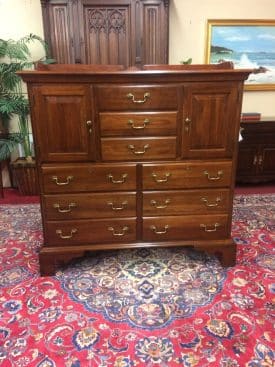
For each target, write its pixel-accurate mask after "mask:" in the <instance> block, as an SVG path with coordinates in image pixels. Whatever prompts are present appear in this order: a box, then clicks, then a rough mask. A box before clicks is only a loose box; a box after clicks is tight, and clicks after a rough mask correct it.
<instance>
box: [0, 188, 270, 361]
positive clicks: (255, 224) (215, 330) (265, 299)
mask: <svg viewBox="0 0 275 367" xmlns="http://www.w3.org/2000/svg"><path fill="white" fill-rule="evenodd" d="M232 234H233V238H234V240H235V242H236V243H237V245H238V255H237V264H236V266H235V267H232V268H229V269H223V268H222V267H221V266H220V265H219V262H218V261H217V260H216V259H215V258H214V257H210V256H207V255H205V254H201V253H196V252H193V251H191V250H187V249H184V248H174V249H145V250H144V249H140V250H126V251H112V252H104V253H101V254H100V255H98V254H97V256H94V255H91V256H90V257H87V258H85V259H80V260H78V261H76V262H74V263H72V264H71V266H70V267H67V268H66V269H60V270H59V271H58V272H57V274H56V276H54V277H43V278H42V277H39V264H38V257H37V255H38V251H39V248H40V246H41V244H42V242H43V237H42V228H41V217H40V209H39V205H38V204H31V205H21V206H17V205H2V206H0V366H1V367H25V366H26V367H63V366H64V367H134V366H135V367H179V366H183V367H195V366H196V367H208V366H210V367H273V366H274V350H275V343H274V324H275V307H274V304H275V275H274V269H275V246H274V244H275V195H274V194H273V195H272V194H267V195H264V196H257V195H247V196H240V195H239V196H236V197H235V200H234V216H233V226H232Z"/></svg>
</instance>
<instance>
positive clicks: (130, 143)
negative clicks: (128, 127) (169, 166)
mask: <svg viewBox="0 0 275 367" xmlns="http://www.w3.org/2000/svg"><path fill="white" fill-rule="evenodd" d="M101 155H102V160H103V161H121V160H125V161H135V160H138V161H140V160H144V159H146V160H148V159H150V160H151V159H157V160H160V159H173V158H176V138H175V137H165V138H144V139H141V138H132V139H121V138H113V139H112V138H103V139H101Z"/></svg>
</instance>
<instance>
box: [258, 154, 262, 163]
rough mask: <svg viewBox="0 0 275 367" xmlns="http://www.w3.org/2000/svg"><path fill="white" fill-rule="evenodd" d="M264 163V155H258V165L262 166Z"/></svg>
mask: <svg viewBox="0 0 275 367" xmlns="http://www.w3.org/2000/svg"><path fill="white" fill-rule="evenodd" d="M262 164H263V156H262V155H259V157H258V165H259V166H261V165H262Z"/></svg>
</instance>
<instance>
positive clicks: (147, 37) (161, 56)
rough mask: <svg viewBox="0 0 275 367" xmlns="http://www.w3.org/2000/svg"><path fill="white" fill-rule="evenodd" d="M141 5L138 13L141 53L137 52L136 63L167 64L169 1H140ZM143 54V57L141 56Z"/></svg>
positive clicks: (138, 3)
mask: <svg viewBox="0 0 275 367" xmlns="http://www.w3.org/2000/svg"><path fill="white" fill-rule="evenodd" d="M137 6H140V7H141V10H140V12H139V14H138V13H137V18H138V19H137V20H136V22H137V24H138V23H139V22H140V27H139V28H138V29H140V37H137V43H138V42H139V40H140V42H141V45H142V47H141V54H140V55H139V53H137V54H136V61H135V63H136V64H140V63H143V64H167V63H168V42H167V35H168V11H169V8H168V1H163V0H153V1H152V0H149V1H148V0H145V1H138V2H137ZM140 56H141V57H140Z"/></svg>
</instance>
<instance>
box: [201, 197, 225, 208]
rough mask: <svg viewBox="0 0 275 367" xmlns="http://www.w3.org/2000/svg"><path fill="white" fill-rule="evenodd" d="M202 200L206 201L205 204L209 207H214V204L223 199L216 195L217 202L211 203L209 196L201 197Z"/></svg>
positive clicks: (216, 204)
mask: <svg viewBox="0 0 275 367" xmlns="http://www.w3.org/2000/svg"><path fill="white" fill-rule="evenodd" d="M201 201H203V202H204V204H205V206H207V207H208V208H211V207H214V206H218V205H219V203H220V202H221V201H222V199H221V198H220V197H219V196H218V197H216V200H215V201H216V202H215V203H209V202H208V199H207V198H201Z"/></svg>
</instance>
